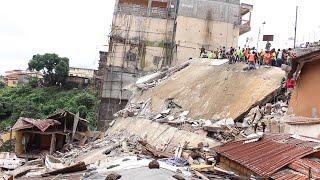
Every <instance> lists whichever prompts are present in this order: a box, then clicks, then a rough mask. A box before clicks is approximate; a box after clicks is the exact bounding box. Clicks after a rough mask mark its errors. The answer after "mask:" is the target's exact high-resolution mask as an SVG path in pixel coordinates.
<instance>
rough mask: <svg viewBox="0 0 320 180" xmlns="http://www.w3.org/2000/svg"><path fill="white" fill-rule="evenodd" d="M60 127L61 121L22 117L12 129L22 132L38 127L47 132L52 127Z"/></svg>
mask: <svg viewBox="0 0 320 180" xmlns="http://www.w3.org/2000/svg"><path fill="white" fill-rule="evenodd" d="M54 125H60V122H59V121H56V120H53V119H31V118H24V117H20V118H19V119H18V120H17V122H16V123H15V124H14V126H13V127H12V130H14V131H16V130H22V129H29V128H33V127H37V128H38V129H39V130H41V131H42V132H44V131H46V130H47V129H48V128H49V127H50V126H54Z"/></svg>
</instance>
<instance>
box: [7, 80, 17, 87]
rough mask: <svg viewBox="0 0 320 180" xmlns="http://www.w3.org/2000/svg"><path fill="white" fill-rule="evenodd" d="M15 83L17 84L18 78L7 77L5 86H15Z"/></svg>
mask: <svg viewBox="0 0 320 180" xmlns="http://www.w3.org/2000/svg"><path fill="white" fill-rule="evenodd" d="M17 85H18V80H11V79H9V80H8V82H7V86H9V87H16V86H17Z"/></svg>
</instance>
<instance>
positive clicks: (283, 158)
mask: <svg viewBox="0 0 320 180" xmlns="http://www.w3.org/2000/svg"><path fill="white" fill-rule="evenodd" d="M319 145H320V143H315V142H309V141H302V140H299V139H294V138H291V135H288V134H281V135H267V136H265V137H263V138H262V139H261V140H260V141H257V142H253V143H247V144H244V143H243V141H236V142H231V143H227V144H225V145H222V146H219V147H215V148H213V150H214V151H216V152H217V153H219V154H221V155H222V156H225V157H227V158H228V159H230V160H233V161H236V162H237V163H239V164H241V165H243V166H244V167H246V168H248V169H250V170H252V171H253V172H255V173H256V174H258V175H259V176H263V177H270V176H271V175H272V174H273V173H275V172H276V171H278V170H279V169H281V168H283V167H284V166H286V165H288V164H290V163H292V162H294V161H296V160H298V159H300V158H302V157H305V156H306V155H309V154H311V153H313V152H314V150H313V148H314V147H317V146H319Z"/></svg>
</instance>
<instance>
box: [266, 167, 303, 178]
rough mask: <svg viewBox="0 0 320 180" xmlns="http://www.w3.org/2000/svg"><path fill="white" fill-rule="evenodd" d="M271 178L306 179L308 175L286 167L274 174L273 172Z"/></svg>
mask: <svg viewBox="0 0 320 180" xmlns="http://www.w3.org/2000/svg"><path fill="white" fill-rule="evenodd" d="M272 179H275V180H293V179H297V180H298V179H299V180H307V179H308V177H307V176H305V175H303V174H301V173H298V172H296V171H292V170H289V169H286V170H283V171H280V172H277V173H276V174H274V175H273V176H272Z"/></svg>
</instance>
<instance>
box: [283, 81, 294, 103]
mask: <svg viewBox="0 0 320 180" xmlns="http://www.w3.org/2000/svg"><path fill="white" fill-rule="evenodd" d="M294 86H295V80H294V78H289V79H287V81H286V82H285V84H284V88H285V90H286V93H285V95H286V97H287V104H289V100H290V98H291V94H292V91H293V89H294Z"/></svg>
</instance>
